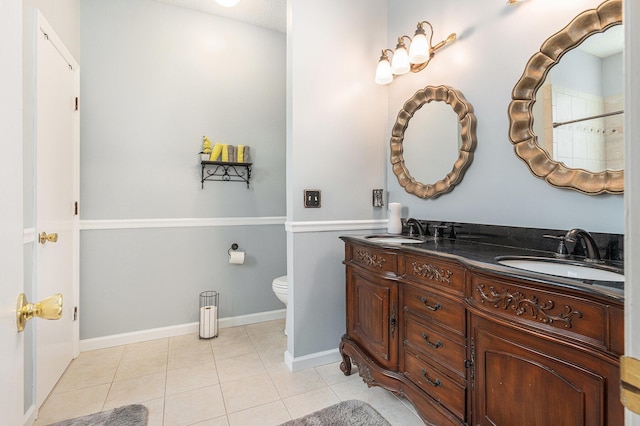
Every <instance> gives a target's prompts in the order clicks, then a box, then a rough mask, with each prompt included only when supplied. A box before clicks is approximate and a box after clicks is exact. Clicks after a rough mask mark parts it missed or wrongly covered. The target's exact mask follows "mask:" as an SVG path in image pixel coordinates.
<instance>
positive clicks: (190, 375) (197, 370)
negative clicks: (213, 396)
mask: <svg viewBox="0 0 640 426" xmlns="http://www.w3.org/2000/svg"><path fill="white" fill-rule="evenodd" d="M216 384H218V372H217V371H216V365H215V363H214V362H213V361H211V362H208V363H206V364H200V365H196V366H193V367H187V368H177V369H174V370H169V371H167V388H166V394H167V395H174V394H177V393H180V392H185V391H190V390H193V389H199V388H204V387H207V386H212V385H216Z"/></svg>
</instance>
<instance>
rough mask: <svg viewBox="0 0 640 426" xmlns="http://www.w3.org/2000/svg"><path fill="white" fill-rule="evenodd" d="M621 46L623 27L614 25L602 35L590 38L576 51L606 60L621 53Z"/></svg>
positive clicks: (622, 42)
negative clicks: (582, 51)
mask: <svg viewBox="0 0 640 426" xmlns="http://www.w3.org/2000/svg"><path fill="white" fill-rule="evenodd" d="M622 46H624V27H623V26H622V25H616V26H613V27H610V28H609V29H607V30H606V31H605V32H603V33H599V34H594V35H592V36H590V37H589V38H587V39H586V40H585V41H584V42H583V43H582V44H581V45H580V46H578V49H580V50H584V51H585V52H587V53H590V54H592V55H593V56H597V57H599V58H607V57H609V56H611V55H614V54H616V53H620V52H622Z"/></svg>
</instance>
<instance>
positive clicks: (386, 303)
mask: <svg viewBox="0 0 640 426" xmlns="http://www.w3.org/2000/svg"><path fill="white" fill-rule="evenodd" d="M397 316H398V289H397V285H396V282H395V281H393V280H390V279H386V278H383V277H380V276H376V275H373V274H370V273H367V272H366V271H363V270H362V269H361V268H357V267H350V266H348V267H347V327H348V328H347V334H348V336H349V337H350V338H351V339H352V340H353V341H355V342H356V343H357V344H358V345H359V346H360V348H362V349H363V350H365V351H366V352H367V353H368V354H369V356H370V357H371V358H372V359H373V360H375V361H376V362H377V363H378V364H379V365H380V366H383V367H384V368H386V369H389V370H392V371H397V369H398V323H397Z"/></svg>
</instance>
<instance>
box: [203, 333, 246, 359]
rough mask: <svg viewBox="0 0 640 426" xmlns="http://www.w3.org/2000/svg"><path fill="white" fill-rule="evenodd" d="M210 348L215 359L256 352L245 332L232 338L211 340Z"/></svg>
mask: <svg viewBox="0 0 640 426" xmlns="http://www.w3.org/2000/svg"><path fill="white" fill-rule="evenodd" d="M211 349H212V350H213V356H214V357H215V359H216V361H217V360H220V359H227V358H232V357H235V356H238V355H245V354H249V353H255V352H256V348H255V346H253V343H252V342H251V339H250V338H249V336H247V335H246V333H245V334H244V335H238V336H237V337H234V338H229V339H226V340H218V341H216V342H211Z"/></svg>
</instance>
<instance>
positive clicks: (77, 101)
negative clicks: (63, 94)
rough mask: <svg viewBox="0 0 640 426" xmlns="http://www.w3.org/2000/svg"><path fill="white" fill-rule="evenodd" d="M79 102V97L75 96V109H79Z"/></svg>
mask: <svg viewBox="0 0 640 426" xmlns="http://www.w3.org/2000/svg"><path fill="white" fill-rule="evenodd" d="M67 99H68V98H67ZM79 103H80V99H79V98H78V97H77V96H76V109H75V110H76V111H77V110H78V109H80V106H79Z"/></svg>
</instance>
